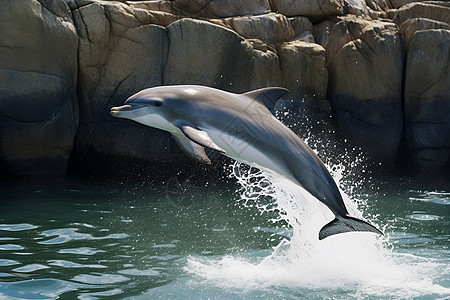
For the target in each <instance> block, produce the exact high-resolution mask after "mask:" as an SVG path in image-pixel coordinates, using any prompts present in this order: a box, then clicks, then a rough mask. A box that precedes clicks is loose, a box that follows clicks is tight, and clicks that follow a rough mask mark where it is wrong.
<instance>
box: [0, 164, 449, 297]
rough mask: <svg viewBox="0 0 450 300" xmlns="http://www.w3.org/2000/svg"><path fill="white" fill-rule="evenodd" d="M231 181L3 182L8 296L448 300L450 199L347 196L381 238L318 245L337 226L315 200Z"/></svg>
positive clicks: (244, 176) (254, 178)
mask: <svg viewBox="0 0 450 300" xmlns="http://www.w3.org/2000/svg"><path fill="white" fill-rule="evenodd" d="M263 175H264V174H263ZM235 177H236V178H237V180H238V181H239V183H237V184H224V185H216V186H213V187H211V186H208V184H206V183H203V184H201V185H199V184H192V183H191V182H190V181H189V180H182V181H180V180H179V179H177V178H172V179H171V180H169V181H168V182H163V183H160V184H154V183H153V184H148V183H145V182H144V181H143V180H142V181H140V182H135V183H132V184H130V183H124V182H120V181H118V182H114V183H88V182H83V181H79V180H70V179H65V180H57V181H55V180H41V181H39V180H34V181H22V182H3V183H1V185H0V189H1V190H0V194H1V210H0V299H3V298H6V299H58V298H65V299H77V298H78V299H102V298H117V299H123V298H127V297H130V298H131V299H134V298H140V297H142V299H155V298H160V299H177V298H178V299H186V298H191V299H208V298H214V299H255V298H266V299H279V298H283V299H299V298H304V299H323V298H328V299H331V298H337V299H347V298H349V297H368V298H373V299H379V298H386V299H387V298H423V299H434V298H449V297H450V279H449V278H450V276H449V275H450V250H449V236H450V230H449V228H450V206H449V204H450V191H434V190H433V191H423V190H421V191H418V190H414V189H410V188H409V187H408V188H407V189H404V190H396V191H385V192H383V193H380V192H376V193H373V192H370V191H369V192H368V193H367V195H366V196H360V195H349V196H346V197H345V198H346V199H345V201H346V203H347V205H348V206H349V209H350V211H351V212H352V214H354V215H356V216H362V217H364V218H366V219H367V220H369V221H370V222H372V223H374V224H376V225H377V226H379V227H380V228H382V229H383V231H384V232H385V236H384V237H378V236H376V235H373V234H370V233H354V234H342V235H337V236H334V237H330V238H328V239H325V240H323V241H320V242H319V241H318V240H317V232H318V230H319V229H320V227H321V226H323V225H324V224H325V223H326V222H327V220H329V219H330V217H331V216H330V213H329V211H327V209H326V208H325V207H323V206H322V205H321V204H319V203H318V202H317V201H316V200H314V199H313V198H312V197H311V196H309V195H307V193H304V192H303V191H302V190H301V189H298V187H294V186H292V185H290V183H287V182H286V181H283V180H281V179H277V178H270V177H269V179H267V178H265V177H264V176H262V175H261V174H256V175H255V173H254V172H253V173H252V172H249V171H246V172H243V173H238V174H236V175H235ZM280 210H281V212H280Z"/></svg>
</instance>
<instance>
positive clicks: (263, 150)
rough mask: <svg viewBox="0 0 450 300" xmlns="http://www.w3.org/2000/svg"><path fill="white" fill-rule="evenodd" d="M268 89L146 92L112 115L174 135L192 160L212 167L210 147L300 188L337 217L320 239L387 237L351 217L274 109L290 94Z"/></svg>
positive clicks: (200, 88)
mask: <svg viewBox="0 0 450 300" xmlns="http://www.w3.org/2000/svg"><path fill="white" fill-rule="evenodd" d="M288 92H289V91H288V90H287V89H284V88H278V87H269V88H263V89H258V90H254V91H250V92H247V93H243V94H235V93H230V92H226V91H222V90H219V89H215V88H211V87H205V86H198V85H174V86H158V87H153V88H148V89H144V90H142V91H140V92H138V93H136V94H134V95H132V96H131V97H129V98H128V99H127V100H126V101H125V105H123V106H119V107H113V108H112V109H111V115H112V116H114V117H118V118H125V119H131V120H134V121H136V122H139V123H141V124H144V125H147V126H150V127H154V128H158V129H162V130H165V131H168V132H169V133H171V134H172V136H173V138H174V139H175V141H176V142H177V143H178V144H179V145H180V147H181V148H182V149H183V150H184V151H185V152H187V153H188V154H189V155H190V156H192V157H194V158H196V159H198V160H200V161H201V162H204V163H208V164H209V163H211V161H210V159H209V158H208V156H207V155H206V153H205V148H210V149H213V150H216V151H218V152H219V153H221V154H223V155H225V156H228V157H231V158H233V159H235V160H237V161H239V162H243V163H245V164H248V165H250V166H256V167H258V168H262V169H266V170H271V171H273V172H275V173H278V174H280V175H281V176H284V177H286V178H288V179H289V180H291V181H293V182H294V183H295V184H298V185H300V186H301V187H303V188H304V189H306V190H307V191H308V192H309V193H311V194H312V195H313V196H314V197H315V198H317V199H318V200H319V201H320V202H322V203H323V204H325V205H326V206H327V207H328V208H329V209H330V210H331V211H332V212H333V213H334V215H335V218H334V220H332V221H331V222H329V223H328V224H326V225H325V226H323V227H322V229H321V230H320V232H319V239H320V240H322V239H324V238H326V237H329V236H331V235H335V234H338V233H344V232H352V231H368V232H374V233H378V234H382V232H381V231H380V230H378V229H377V228H376V227H374V226H373V225H371V224H369V223H367V222H365V221H363V220H359V219H357V218H354V217H352V216H350V215H349V213H348V211H347V208H346V207H345V204H344V201H343V200H342V196H341V194H340V192H339V189H338V187H337V186H336V183H335V182H334V180H333V178H332V176H331V175H330V173H329V172H328V170H327V168H326V167H325V166H324V164H323V163H322V161H321V160H320V159H319V158H318V157H317V155H316V154H315V153H314V151H312V149H311V148H310V147H308V146H307V145H306V144H305V143H304V142H303V141H302V140H301V139H300V138H299V137H298V136H297V135H296V134H295V133H294V132H292V131H291V130H290V129H289V128H287V127H286V126H285V125H284V124H283V123H281V122H280V121H279V120H278V119H277V118H276V117H275V116H274V115H273V114H272V112H271V111H273V107H274V105H275V103H276V102H277V100H278V99H279V98H280V97H281V96H283V95H285V94H286V93H288Z"/></svg>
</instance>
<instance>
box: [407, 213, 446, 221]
mask: <svg viewBox="0 0 450 300" xmlns="http://www.w3.org/2000/svg"><path fill="white" fill-rule="evenodd" d="M406 217H407V218H409V219H412V220H416V221H437V220H440V219H442V217H441V216H436V215H429V214H412V215H407V216H406Z"/></svg>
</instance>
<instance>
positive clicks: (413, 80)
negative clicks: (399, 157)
mask: <svg viewBox="0 0 450 300" xmlns="http://www.w3.org/2000/svg"><path fill="white" fill-rule="evenodd" d="M449 71H450V30H444V29H432V30H420V31H417V32H415V33H414V34H413V35H412V37H411V41H410V43H409V46H408V52H407V57H406V68H405V73H406V74H405V133H406V142H407V147H408V149H409V150H410V154H411V155H412V156H413V160H414V162H415V163H416V164H418V165H419V166H420V167H422V168H436V167H441V168H442V167H445V166H447V167H448V166H449V164H450V118H449V113H450V72H449Z"/></svg>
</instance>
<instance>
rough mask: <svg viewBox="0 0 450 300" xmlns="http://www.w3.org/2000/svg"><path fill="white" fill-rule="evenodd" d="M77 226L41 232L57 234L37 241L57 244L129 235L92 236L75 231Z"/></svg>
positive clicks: (121, 237)
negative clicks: (48, 238)
mask: <svg viewBox="0 0 450 300" xmlns="http://www.w3.org/2000/svg"><path fill="white" fill-rule="evenodd" d="M77 230H78V228H58V229H50V230H45V231H43V232H42V235H44V236H46V237H51V236H57V237H55V238H53V239H50V240H46V241H41V242H38V244H41V245H58V244H64V243H67V242H69V241H72V240H106V239H124V238H127V237H129V235H128V234H126V233H113V234H109V235H107V236H100V237H94V236H92V235H91V234H89V233H80V232H77Z"/></svg>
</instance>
